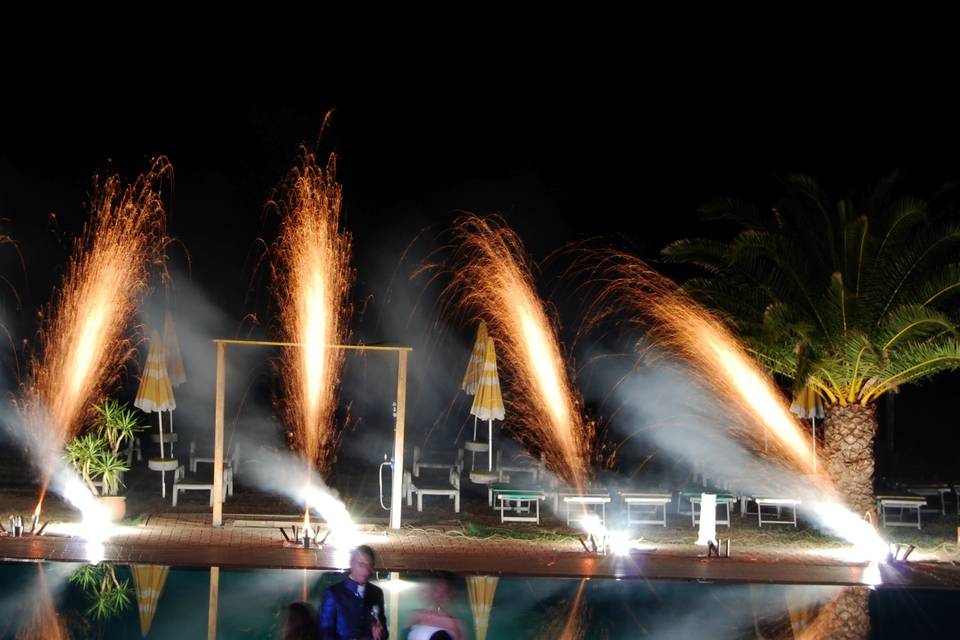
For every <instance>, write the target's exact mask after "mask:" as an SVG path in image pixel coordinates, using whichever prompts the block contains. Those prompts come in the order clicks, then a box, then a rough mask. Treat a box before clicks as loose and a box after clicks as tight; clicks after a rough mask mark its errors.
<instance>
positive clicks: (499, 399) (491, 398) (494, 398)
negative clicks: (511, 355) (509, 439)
mask: <svg viewBox="0 0 960 640" xmlns="http://www.w3.org/2000/svg"><path fill="white" fill-rule="evenodd" d="M470 413H471V414H473V415H474V416H476V417H477V418H479V419H480V420H486V421H487V423H488V424H489V430H490V431H489V434H490V435H489V436H488V438H487V445H488V449H487V452H488V455H489V459H490V461H489V465H488V471H493V421H494V420H503V418H504V416H505V415H506V412H505V411H504V408H503V396H502V395H501V393H500V377H499V376H498V375H497V351H496V349H495V348H494V345H493V338H491V337H489V336H487V348H486V353H485V354H484V358H483V372H482V373H481V374H480V384H478V385H477V395H475V396H474V398H473V406H472V407H470Z"/></svg>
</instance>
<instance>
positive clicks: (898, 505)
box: [877, 495, 927, 529]
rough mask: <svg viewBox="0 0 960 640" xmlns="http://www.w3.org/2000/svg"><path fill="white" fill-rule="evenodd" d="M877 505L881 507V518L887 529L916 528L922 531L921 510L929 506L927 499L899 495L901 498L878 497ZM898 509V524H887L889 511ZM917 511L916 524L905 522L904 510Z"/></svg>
mask: <svg viewBox="0 0 960 640" xmlns="http://www.w3.org/2000/svg"><path fill="white" fill-rule="evenodd" d="M877 503H878V504H879V505H880V517H881V518H882V521H883V526H885V527H916V528H917V529H920V508H921V507H923V506H925V505H926V504H927V500H926V498H923V497H921V496H911V495H899V496H889V495H887V496H877ZM888 508H890V509H898V510H899V512H900V515H899V517H898V520H897V522H887V509H888ZM904 509H916V511H917V521H916V522H903V510H904Z"/></svg>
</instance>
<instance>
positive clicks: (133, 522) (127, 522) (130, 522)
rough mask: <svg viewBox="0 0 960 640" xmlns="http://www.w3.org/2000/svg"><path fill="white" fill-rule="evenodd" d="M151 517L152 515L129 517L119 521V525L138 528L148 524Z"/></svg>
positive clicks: (142, 514) (141, 514)
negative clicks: (145, 523)
mask: <svg viewBox="0 0 960 640" xmlns="http://www.w3.org/2000/svg"><path fill="white" fill-rule="evenodd" d="M149 515H150V514H147V513H138V514H135V515H132V516H127V517H126V518H123V519H121V520H119V521H117V524H119V525H121V526H124V527H136V526H139V525H141V524H143V523H144V522H146V521H147V518H148V517H149Z"/></svg>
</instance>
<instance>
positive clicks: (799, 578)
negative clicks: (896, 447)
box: [0, 516, 960, 590]
mask: <svg viewBox="0 0 960 640" xmlns="http://www.w3.org/2000/svg"><path fill="white" fill-rule="evenodd" d="M206 520H207V519H206V518H204V517H202V516H159V517H153V518H150V519H149V520H148V521H147V523H146V524H144V525H138V526H133V527H125V528H123V529H122V530H120V531H118V532H117V533H116V534H115V535H114V536H112V537H111V538H110V540H109V541H108V542H107V543H106V544H105V545H104V546H103V549H102V554H103V559H104V560H106V561H109V562H115V563H120V564H128V563H133V564H163V565H170V566H177V567H209V566H219V567H222V568H237V569H239V568H291V569H304V568H307V569H327V570H336V569H340V568H343V566H344V564H345V552H344V549H342V548H341V549H338V548H337V547H336V546H334V545H328V546H326V547H325V548H324V549H304V548H302V547H298V546H296V545H292V544H288V543H286V542H284V541H283V539H282V537H281V535H280V532H279V531H278V529H277V527H278V526H279V524H281V523H280V522H269V521H263V522H254V521H252V520H251V519H250V518H249V517H247V516H238V517H237V518H233V519H231V518H227V519H226V520H225V526H224V527H221V528H213V527H211V526H209V525H208V524H207V523H206ZM290 523H291V521H287V524H288V525H289V524H290ZM48 531H50V532H51V535H45V536H43V537H32V536H25V537H22V538H12V537H0V559H3V560H6V561H16V560H19V561H23V560H26V561H40V560H51V561H69V562H85V561H88V560H89V553H90V550H89V546H88V544H87V543H86V542H85V541H84V540H82V539H80V538H77V537H67V536H65V535H58V534H57V533H56V532H57V527H56V526H54V525H51V527H48ZM364 537H365V540H364V541H365V542H367V543H368V544H371V545H372V546H374V548H376V549H377V551H378V554H379V558H378V568H379V569H381V570H387V571H401V572H416V571H429V570H448V571H453V572H456V573H460V574H499V575H505V576H533V577H551V578H558V577H584V576H589V577H598V578H623V579H648V580H701V581H710V582H733V583H737V582H741V583H742V582H751V583H776V584H823V585H840V586H861V585H874V584H878V582H879V584H878V586H879V587H908V588H924V589H951V590H953V589H956V590H960V566H958V565H957V564H956V563H953V562H910V563H906V564H903V563H900V564H894V565H886V564H881V565H880V567H879V572H878V570H877V567H875V566H874V567H871V566H869V565H867V564H865V563H857V562H845V561H842V560H838V559H836V558H835V557H831V555H830V553H829V550H824V551H823V552H820V551H813V552H810V551H803V550H800V551H796V552H791V551H789V550H776V551H771V550H769V549H750V548H745V549H741V550H738V549H737V548H736V547H734V549H733V556H734V557H733V558H720V559H718V558H711V559H706V558H703V557H700V556H699V554H702V553H703V550H702V549H701V548H697V547H692V546H689V547H684V546H670V547H660V548H656V550H655V551H647V552H637V551H635V552H633V553H632V554H631V555H630V556H629V557H617V556H598V555H596V554H592V553H586V552H584V550H583V548H582V547H581V546H580V544H579V542H576V541H568V540H564V541H559V542H546V541H524V540H515V539H502V538H500V539H478V538H469V537H466V536H463V535H457V532H455V531H449V530H448V531H444V530H440V529H431V530H424V529H402V530H400V531H392V530H384V529H383V528H379V527H368V528H367V529H366V530H365V532H364Z"/></svg>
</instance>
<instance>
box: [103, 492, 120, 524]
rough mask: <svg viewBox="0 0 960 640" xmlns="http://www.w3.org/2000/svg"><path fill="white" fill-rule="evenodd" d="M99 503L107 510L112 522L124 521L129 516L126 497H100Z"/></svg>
mask: <svg viewBox="0 0 960 640" xmlns="http://www.w3.org/2000/svg"><path fill="white" fill-rule="evenodd" d="M97 501H98V502H99V503H100V504H102V505H103V506H104V508H106V510H107V512H108V513H109V514H110V522H116V521H117V520H122V519H123V518H124V516H126V515H127V498H126V496H100V497H99V498H97Z"/></svg>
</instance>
